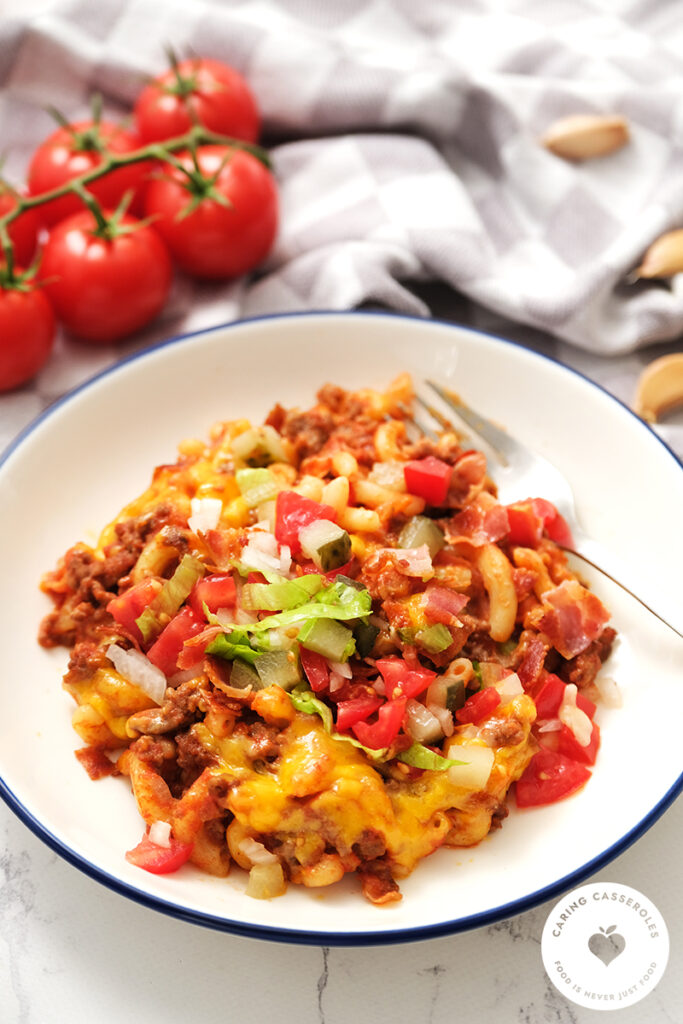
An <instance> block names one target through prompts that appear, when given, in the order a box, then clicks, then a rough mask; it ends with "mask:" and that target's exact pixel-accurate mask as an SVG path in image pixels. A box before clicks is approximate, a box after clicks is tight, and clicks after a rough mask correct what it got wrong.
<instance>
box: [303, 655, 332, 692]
mask: <svg viewBox="0 0 683 1024" xmlns="http://www.w3.org/2000/svg"><path fill="white" fill-rule="evenodd" d="M299 659H300V661H301V667H302V668H303V670H304V672H305V673H306V678H307V679H308V681H309V683H310V684H311V689H312V690H313V691H314V693H321V692H322V691H323V690H326V689H327V687H328V684H329V682H330V669H329V666H328V664H327V658H324V657H323V656H322V654H318V653H317V651H309V650H308V648H307V647H300V648H299Z"/></svg>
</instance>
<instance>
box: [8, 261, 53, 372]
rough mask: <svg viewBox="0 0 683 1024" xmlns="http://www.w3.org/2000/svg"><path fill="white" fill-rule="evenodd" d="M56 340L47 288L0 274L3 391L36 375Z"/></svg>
mask: <svg viewBox="0 0 683 1024" xmlns="http://www.w3.org/2000/svg"><path fill="white" fill-rule="evenodd" d="M54 340H55V315H54V313H53V311H52V306H51V305H50V303H49V302H48V300H47V298H46V296H45V293H44V290H43V289H42V288H38V287H36V286H35V285H34V284H33V283H32V282H28V281H24V282H23V283H21V286H20V287H17V286H16V285H12V284H11V283H4V284H3V283H2V277H1V276H0V391H9V390H10V389H11V388H16V387H18V386H19V385H20V384H24V383H25V382H26V381H27V380H30V379H31V377H33V376H35V374H36V373H37V372H38V370H39V369H40V368H41V366H43V364H44V363H45V362H46V361H47V358H48V356H49V355H50V352H51V351H52V346H53V344H54Z"/></svg>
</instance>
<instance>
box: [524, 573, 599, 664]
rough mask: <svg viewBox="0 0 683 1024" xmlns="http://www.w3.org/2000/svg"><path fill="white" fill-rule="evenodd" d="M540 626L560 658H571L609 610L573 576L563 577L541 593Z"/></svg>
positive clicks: (588, 640)
mask: <svg viewBox="0 0 683 1024" xmlns="http://www.w3.org/2000/svg"><path fill="white" fill-rule="evenodd" d="M543 603H544V608H545V613H544V615H543V617H542V618H541V620H540V624H539V626H540V629H542V630H543V632H544V633H547V635H548V638H549V640H550V642H551V643H552V645H553V647H555V648H556V649H557V650H558V651H559V652H560V654H561V655H562V657H563V658H574V657H576V655H577V654H580V653H581V652H582V651H585V650H586V648H587V647H588V646H589V645H590V644H591V643H592V641H593V640H597V638H598V637H599V636H600V634H601V633H602V630H603V628H604V627H605V624H606V623H607V622H608V621H609V612H608V611H607V610H606V608H605V606H604V605H603V603H602V601H600V599H599V598H598V597H596V596H595V594H593V593H591V591H590V590H587V588H586V587H584V586H582V585H581V584H580V583H578V582H577V581H576V580H564V581H563V582H562V583H560V585H559V586H558V587H555V588H554V590H548V591H546V592H545V593H544V595H543Z"/></svg>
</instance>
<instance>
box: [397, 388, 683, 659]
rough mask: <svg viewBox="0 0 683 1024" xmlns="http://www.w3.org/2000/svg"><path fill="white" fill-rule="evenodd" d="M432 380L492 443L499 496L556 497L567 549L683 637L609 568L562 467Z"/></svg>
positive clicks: (431, 409) (446, 423)
mask: <svg viewBox="0 0 683 1024" xmlns="http://www.w3.org/2000/svg"><path fill="white" fill-rule="evenodd" d="M426 383H427V384H428V385H429V387H430V388H432V390H433V391H434V392H435V393H436V394H437V395H438V396H439V398H440V399H441V401H442V402H443V403H444V404H445V405H446V406H447V407H448V408H449V409H451V410H452V411H453V412H454V413H456V415H457V416H458V417H459V419H460V420H462V422H463V423H465V424H467V426H468V427H469V428H470V430H472V431H473V432H474V433H475V434H476V435H478V437H479V438H480V439H482V440H483V441H484V442H485V443H486V445H487V447H488V449H489V450H490V452H491V454H492V455H493V457H494V458H495V461H496V465H495V467H494V466H492V465H491V460H490V459H489V472H490V474H491V477H492V478H493V479H494V480H495V482H496V485H497V487H498V496H499V498H500V501H501V503H502V504H507V503H509V502H512V501H514V500H519V499H520V498H522V497H528V496H538V497H543V498H546V499H547V500H548V501H551V502H552V503H553V505H554V506H555V508H556V509H557V510H558V512H560V514H561V515H562V516H564V518H565V519H566V520H567V523H568V524H569V527H570V528H571V531H572V535H573V538H574V545H573V546H572V547H571V548H566V549H565V550H567V551H568V552H570V553H571V554H573V555H576V556H577V557H578V558H580V559H582V560H583V561H584V562H587V563H588V565H590V566H592V567H593V568H594V569H596V570H597V571H598V572H601V573H603V575H605V576H607V577H608V578H609V579H610V580H612V582H613V583H616V584H617V586H619V587H621V588H622V590H625V591H626V593H628V594H630V595H631V597H632V598H634V599H635V600H636V601H638V602H639V603H640V604H641V605H642V606H643V608H646V609H647V611H648V612H650V613H651V614H652V615H654V616H656V618H658V619H659V620H660V622H663V623H664V625H665V626H668V627H669V629H671V630H673V632H674V633H676V634H677V636H679V637H681V639H683V632H681V630H680V629H678V628H677V627H676V626H674V625H673V624H672V623H671V622H670V621H669V619H668V618H666V617H665V616H664V615H662V614H660V613H659V612H658V611H656V610H655V609H654V608H653V607H652V604H651V603H648V602H646V601H644V600H643V598H642V597H640V596H639V594H637V593H635V592H634V591H633V590H631V588H630V587H629V586H627V585H626V584H625V583H624V581H623V579H622V578H621V572H620V571H619V570H617V574H616V575H615V574H614V572H612V571H610V569H607V568H606V565H608V564H609V554H608V552H606V551H605V550H604V549H603V548H602V547H601V546H600V545H599V544H598V543H597V542H596V541H594V540H593V539H592V538H591V537H589V536H588V535H587V534H586V533H585V532H584V531H583V530H582V529H581V527H580V525H579V522H578V517H577V514H576V508H575V505H574V495H573V493H572V489H571V486H570V484H569V481H568V480H567V479H566V477H565V476H563V474H562V473H561V472H560V471H559V469H557V467H556V466H554V465H553V464H552V463H551V462H548V460H547V459H545V458H543V456H542V455H538V454H536V452H534V451H532V450H531V449H530V448H527V447H526V445H523V444H522V443H521V442H520V441H517V440H516V439H515V438H514V437H512V436H511V435H510V434H508V433H507V432H506V431H504V430H501V429H500V427H497V426H496V425H495V424H494V423H492V422H491V421H490V420H488V419H485V418H484V417H483V416H481V415H480V414H479V413H477V412H475V411H474V410H473V409H471V408H470V407H469V406H468V405H466V404H465V403H464V402H463V401H462V400H461V399H459V398H456V397H455V396H454V395H452V394H450V393H449V392H448V391H446V390H445V389H444V388H442V387H441V385H439V384H437V383H435V382H434V381H431V380H428V381H426ZM416 399H417V402H418V403H419V404H420V405H421V406H422V407H423V408H424V409H425V411H427V412H428V413H429V414H430V415H431V416H432V418H433V419H434V420H435V421H436V422H437V423H438V424H439V426H440V427H442V428H446V429H448V428H450V429H453V428H454V426H455V425H454V424H453V423H452V422H451V421H450V420H448V419H447V417H445V416H444V415H443V414H442V413H441V412H440V411H439V409H437V408H436V407H435V406H433V405H432V404H431V403H429V402H427V401H425V400H424V399H423V398H421V397H420V396H419V395H417V396H416ZM418 426H419V428H420V429H421V430H423V431H424V432H425V433H428V434H431V435H432V436H436V435H435V433H434V431H432V430H430V428H429V427H426V426H425V425H424V424H422V423H418ZM455 429H456V430H457V426H455ZM487 454H488V453H487Z"/></svg>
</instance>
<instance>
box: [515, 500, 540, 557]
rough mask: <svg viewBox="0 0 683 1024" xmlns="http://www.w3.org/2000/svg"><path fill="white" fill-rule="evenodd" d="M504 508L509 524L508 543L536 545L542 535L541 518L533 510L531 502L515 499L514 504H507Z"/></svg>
mask: <svg viewBox="0 0 683 1024" xmlns="http://www.w3.org/2000/svg"><path fill="white" fill-rule="evenodd" d="M506 508H507V514H508V522H509V524H510V533H509V535H508V540H509V541H510V543H511V544H520V545H521V546H522V547H525V548H535V547H538V545H539V542H540V540H541V537H542V536H543V520H542V518H541V517H540V516H539V515H538V514H537V513H536V512H535V511H534V508H533V505H532V503H531V502H530V501H516V502H515V503H514V505H507V506H506Z"/></svg>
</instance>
